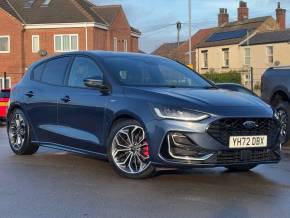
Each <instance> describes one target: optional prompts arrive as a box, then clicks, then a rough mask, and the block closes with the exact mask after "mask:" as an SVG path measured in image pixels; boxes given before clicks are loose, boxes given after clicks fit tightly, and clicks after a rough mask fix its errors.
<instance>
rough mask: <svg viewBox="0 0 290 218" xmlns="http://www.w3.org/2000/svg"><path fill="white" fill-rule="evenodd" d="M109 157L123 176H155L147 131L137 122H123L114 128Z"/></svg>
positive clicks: (109, 139) (110, 139)
mask: <svg viewBox="0 0 290 218" xmlns="http://www.w3.org/2000/svg"><path fill="white" fill-rule="evenodd" d="M107 146H108V157H109V161H110V163H111V165H112V166H113V168H114V170H115V171H116V172H117V173H118V174H119V175H121V176H124V177H127V178H131V179H143V178H148V177H151V176H153V175H154V173H155V167H154V166H152V164H151V162H150V152H149V151H150V149H149V145H148V142H147V139H146V134H145V130H144V128H143V127H142V125H141V124H140V123H139V122H137V121H136V120H121V121H120V122H117V123H116V125H114V126H113V128H112V130H111V133H110V135H109V138H108V144H107Z"/></svg>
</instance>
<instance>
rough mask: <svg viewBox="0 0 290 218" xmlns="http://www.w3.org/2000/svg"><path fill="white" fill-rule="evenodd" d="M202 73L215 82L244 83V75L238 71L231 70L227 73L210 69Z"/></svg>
mask: <svg viewBox="0 0 290 218" xmlns="http://www.w3.org/2000/svg"><path fill="white" fill-rule="evenodd" d="M202 75H203V76H204V77H205V78H207V79H209V80H211V81H213V82H215V83H238V84H241V83H242V76H241V73H239V72H238V71H229V72H226V73H217V72H213V71H210V72H207V73H206V74H202Z"/></svg>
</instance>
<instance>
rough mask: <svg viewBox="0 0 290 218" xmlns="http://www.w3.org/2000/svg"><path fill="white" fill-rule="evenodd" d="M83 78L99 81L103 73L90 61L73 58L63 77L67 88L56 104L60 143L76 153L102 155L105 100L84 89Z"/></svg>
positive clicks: (90, 89)
mask: <svg viewBox="0 0 290 218" xmlns="http://www.w3.org/2000/svg"><path fill="white" fill-rule="evenodd" d="M86 78H96V79H100V80H102V79H103V73H102V71H101V70H100V68H99V67H98V65H97V64H96V62H95V61H94V60H93V59H91V58H89V57H86V56H77V57H75V59H74V61H73V63H72V66H71V70H70V73H69V75H68V78H67V88H66V90H65V91H64V92H62V95H63V96H62V97H61V99H59V101H58V102H59V103H58V108H59V113H58V116H59V117H58V120H59V122H58V123H59V130H60V131H61V135H62V140H61V141H62V143H64V144H65V145H68V146H72V147H74V148H75V149H77V150H79V151H81V150H86V151H92V152H97V153H105V152H106V149H105V146H104V145H101V139H102V136H103V127H104V112H105V106H106V104H107V101H108V98H109V97H108V96H106V95H103V94H102V93H101V92H100V91H99V90H97V89H92V88H88V87H86V86H85V84H84V79H86Z"/></svg>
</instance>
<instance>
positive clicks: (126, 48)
mask: <svg viewBox="0 0 290 218" xmlns="http://www.w3.org/2000/svg"><path fill="white" fill-rule="evenodd" d="M124 52H128V40H127V39H124Z"/></svg>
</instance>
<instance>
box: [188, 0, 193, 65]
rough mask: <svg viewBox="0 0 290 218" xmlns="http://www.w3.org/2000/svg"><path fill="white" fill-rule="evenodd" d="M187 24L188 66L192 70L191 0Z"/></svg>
mask: <svg viewBox="0 0 290 218" xmlns="http://www.w3.org/2000/svg"><path fill="white" fill-rule="evenodd" d="M188 23H189V29H188V30H189V31H188V34H189V37H188V57H189V62H188V65H189V67H190V68H192V53H191V0H188Z"/></svg>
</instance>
